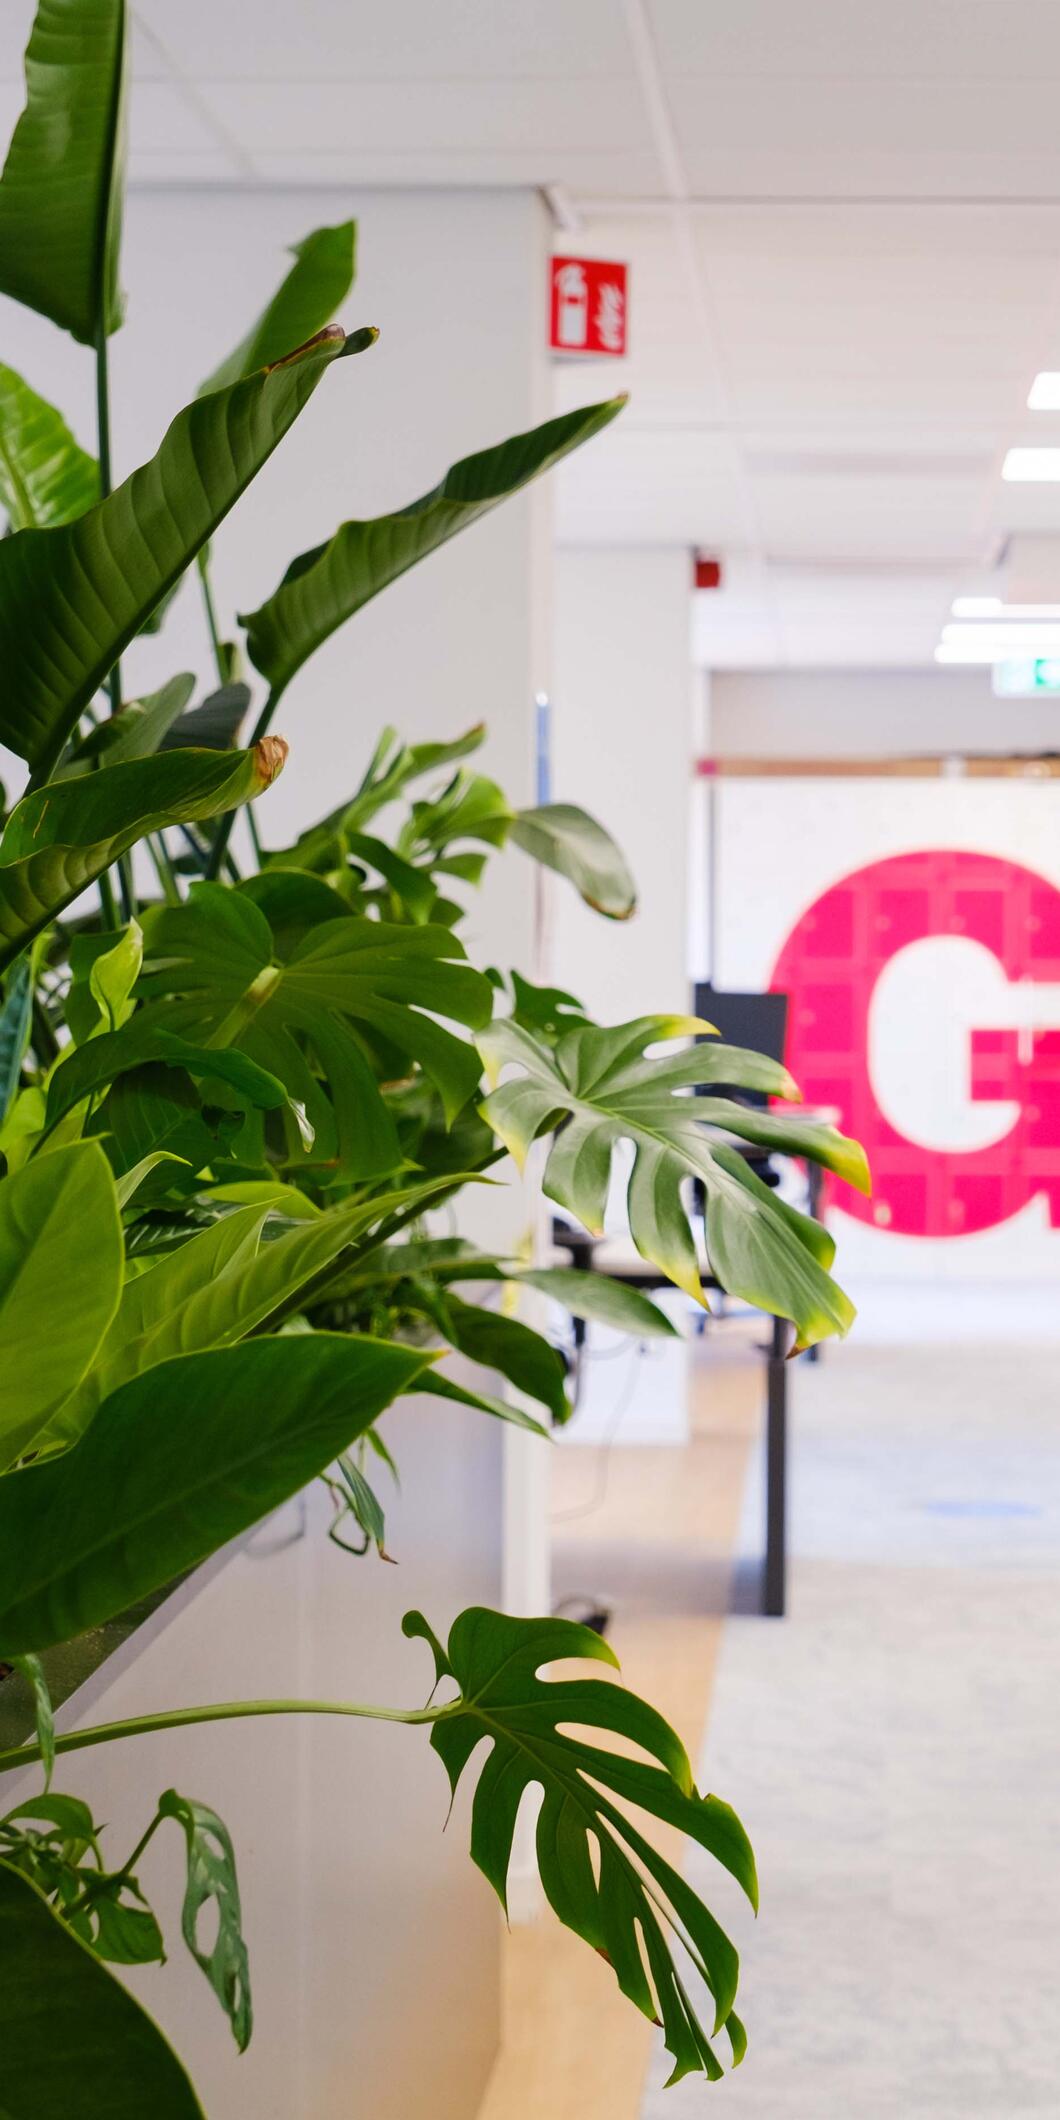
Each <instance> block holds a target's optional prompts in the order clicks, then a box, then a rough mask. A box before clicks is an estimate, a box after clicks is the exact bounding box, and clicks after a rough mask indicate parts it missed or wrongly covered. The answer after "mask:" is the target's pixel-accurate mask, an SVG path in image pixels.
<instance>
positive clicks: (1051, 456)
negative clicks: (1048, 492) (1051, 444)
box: [1001, 448, 1060, 485]
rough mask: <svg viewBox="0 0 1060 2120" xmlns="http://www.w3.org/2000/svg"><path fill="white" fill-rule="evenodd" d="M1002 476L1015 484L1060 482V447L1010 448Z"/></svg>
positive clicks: (1054, 483)
mask: <svg viewBox="0 0 1060 2120" xmlns="http://www.w3.org/2000/svg"><path fill="white" fill-rule="evenodd" d="M1001 476H1002V478H1004V479H1008V480H1009V482H1010V484H1013V485H1057V484H1060V449H1048V448H1045V449H1038V448H1033V449H1010V450H1009V452H1008V455H1007V456H1006V458H1005V461H1004V463H1003V464H1002V466H1001Z"/></svg>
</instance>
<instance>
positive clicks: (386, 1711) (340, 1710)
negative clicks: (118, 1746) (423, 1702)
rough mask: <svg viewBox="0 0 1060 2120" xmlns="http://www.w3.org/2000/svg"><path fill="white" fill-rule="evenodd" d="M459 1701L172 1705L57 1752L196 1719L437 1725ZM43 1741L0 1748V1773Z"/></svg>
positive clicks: (100, 1726) (104, 1726)
mask: <svg viewBox="0 0 1060 2120" xmlns="http://www.w3.org/2000/svg"><path fill="white" fill-rule="evenodd" d="M460 1705H461V1703H459V1702H454V1703H452V1704H447V1705H446V1706H444V1707H440V1708H372V1707H365V1706H364V1705H363V1703H362V1702H360V1701H346V1700H222V1701H217V1702H214V1703H212V1704H211V1705H210V1706H208V1707H203V1708H168V1709H164V1710H162V1711H161V1712H160V1713H159V1714H157V1715H132V1716H129V1717H128V1718H127V1720H126V1721H124V1722H111V1723H94V1724H93V1725H92V1726H91V1728H90V1729H87V1730H70V1731H68V1732H67V1733H66V1734H65V1735H64V1736H62V1737H57V1738H56V1740H55V1749H56V1752H82V1751H84V1750H85V1749H86V1748H87V1747H88V1746H90V1745H109V1744H113V1743H114V1742H115V1741H116V1740H117V1739H120V1738H125V1737H148V1736H150V1735H151V1733H152V1732H153V1731H155V1730H183V1729H187V1728H188V1726H189V1725H190V1724H194V1723H211V1722H236V1721H239V1720H242V1719H243V1718H245V1717H247V1716H253V1715H353V1716H358V1717H360V1718H362V1719H367V1720H369V1721H371V1722H392V1723H434V1722H438V1721H440V1719H441V1718H442V1717H443V1716H445V1715H449V1714H451V1713H452V1712H453V1707H455V1706H460ZM40 1756H41V1749H40V1745H39V1744H37V1743H36V1742H34V1743H33V1744H28V1745H15V1746H13V1747H12V1748H11V1749H10V1750H9V1751H6V1752H0V1774H10V1773H11V1772H13V1770H14V1769H15V1768H16V1767H28V1766H31V1765H32V1763H33V1761H34V1760H35V1759H39V1758H40Z"/></svg>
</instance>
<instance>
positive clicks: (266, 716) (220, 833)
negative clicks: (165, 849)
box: [206, 691, 281, 881]
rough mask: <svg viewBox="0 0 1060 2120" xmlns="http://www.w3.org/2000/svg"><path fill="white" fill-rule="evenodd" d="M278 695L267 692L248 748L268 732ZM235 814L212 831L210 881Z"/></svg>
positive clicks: (216, 871) (231, 812) (217, 869)
mask: <svg viewBox="0 0 1060 2120" xmlns="http://www.w3.org/2000/svg"><path fill="white" fill-rule="evenodd" d="M280 697H281V695H280V693H279V692H276V691H273V692H270V693H269V696H268V699H267V700H266V701H265V705H264V706H263V707H262V710H261V713H260V714H259V715H258V718H257V721H256V722H255V724H254V727H253V729H252V731H251V736H250V743H249V745H248V749H249V750H253V748H254V745H255V744H256V743H260V742H261V739H262V737H263V736H266V735H267V734H268V731H269V726H270V723H271V721H272V717H273V715H274V714H275V712H276V709H277V707H278V706H279V704H280ZM237 814H238V813H237V811H235V810H229V811H228V813H227V816H225V817H222V819H221V822H220V824H219V825H218V827H217V830H216V832H215V833H214V839H213V845H212V847H211V848H210V859H209V861H208V862H207V864H206V874H207V877H208V879H210V880H211V881H214V880H216V878H217V877H218V876H219V875H220V872H221V863H222V861H223V860H224V858H225V854H226V852H227V848H228V842H229V840H230V839H231V837H232V827H233V825H234V824H235V821H236V816H237ZM255 843H256V835H255Z"/></svg>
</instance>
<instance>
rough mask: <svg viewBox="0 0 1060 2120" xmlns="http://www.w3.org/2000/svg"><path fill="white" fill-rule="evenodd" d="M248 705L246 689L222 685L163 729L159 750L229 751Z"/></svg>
mask: <svg viewBox="0 0 1060 2120" xmlns="http://www.w3.org/2000/svg"><path fill="white" fill-rule="evenodd" d="M249 705H250V686H249V685H241V684H232V685H222V686H221V688H220V690H219V691H217V692H211V693H210V695H209V698H208V699H204V700H203V702H202V704H201V706H198V707H191V708H190V709H189V711H188V713H187V714H182V715H181V716H180V718H179V720H178V721H175V722H174V723H173V724H172V726H171V727H170V728H169V729H168V730H167V732H166V734H165V736H163V738H162V742H161V744H160V745H159V749H160V750H162V751H176V750H178V749H180V748H182V747H185V746H187V745H192V746H194V747H195V748H196V749H199V750H203V751H228V750H231V748H232V746H233V744H234V743H235V741H236V738H237V737H238V735H239V731H240V729H241V728H242V725H243V721H244V717H245V715H246V711H247V708H248V707H249Z"/></svg>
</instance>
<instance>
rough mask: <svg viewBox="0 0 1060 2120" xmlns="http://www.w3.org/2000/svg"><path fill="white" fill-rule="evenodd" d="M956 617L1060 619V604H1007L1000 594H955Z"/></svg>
mask: <svg viewBox="0 0 1060 2120" xmlns="http://www.w3.org/2000/svg"><path fill="white" fill-rule="evenodd" d="M952 610H953V616H954V618H1000V619H1005V620H1008V619H1010V618H1011V619H1028V618H1056V619H1060V604H1005V603H1002V601H1001V598H1000V596H955V597H954V599H953V605H952Z"/></svg>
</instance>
